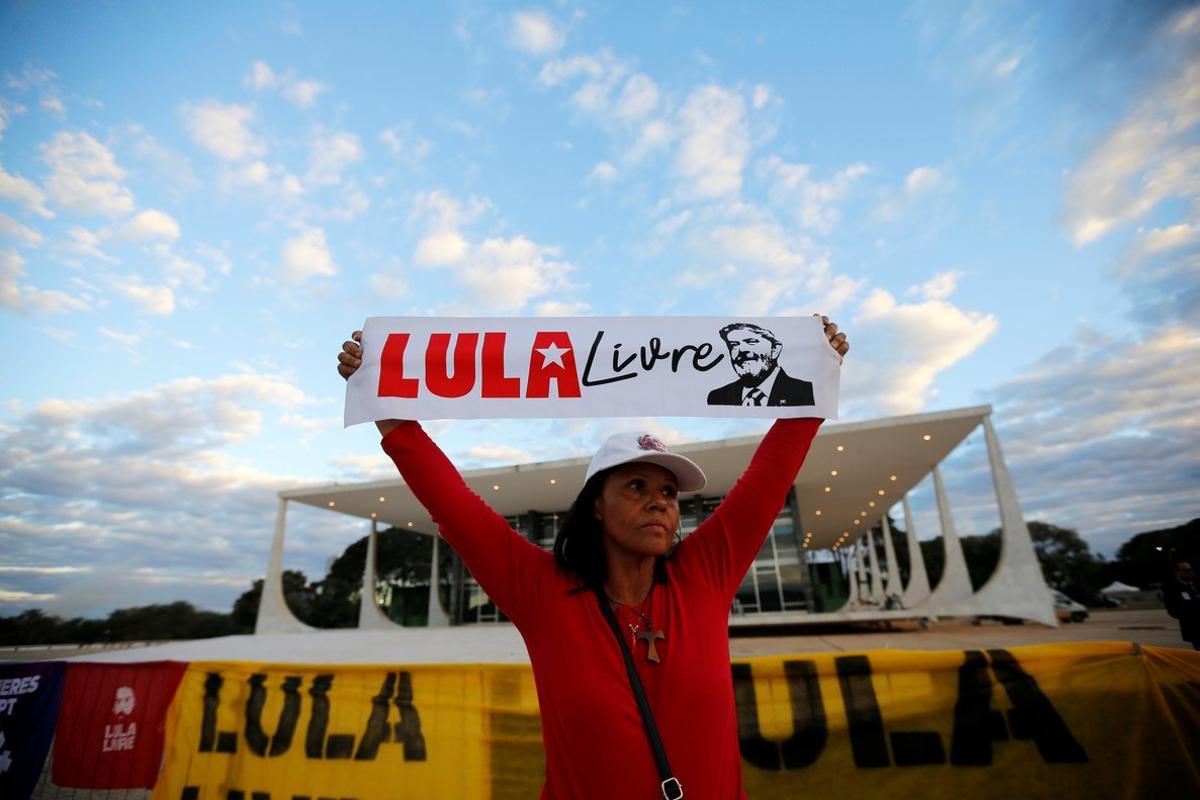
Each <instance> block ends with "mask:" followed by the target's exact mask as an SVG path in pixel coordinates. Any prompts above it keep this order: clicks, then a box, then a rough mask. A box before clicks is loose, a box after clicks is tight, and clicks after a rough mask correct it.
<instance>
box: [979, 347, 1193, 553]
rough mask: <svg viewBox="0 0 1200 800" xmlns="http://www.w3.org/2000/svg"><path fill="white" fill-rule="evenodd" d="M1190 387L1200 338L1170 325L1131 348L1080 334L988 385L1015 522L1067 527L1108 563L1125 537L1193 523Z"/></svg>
mask: <svg viewBox="0 0 1200 800" xmlns="http://www.w3.org/2000/svg"><path fill="white" fill-rule="evenodd" d="M1198 385H1200V335H1197V333H1196V331H1195V329H1192V328H1188V327H1184V326H1170V327H1155V328H1154V330H1153V331H1152V332H1151V334H1150V335H1148V336H1146V337H1145V338H1143V339H1133V340H1131V339H1129V338H1127V337H1120V338H1113V337H1107V336H1105V335H1103V334H1101V333H1100V332H1098V331H1094V330H1081V331H1079V333H1078V335H1077V336H1076V337H1075V340H1074V341H1072V342H1070V343H1068V344H1066V345H1064V346H1061V347H1058V348H1055V349H1054V350H1052V351H1050V352H1049V353H1047V354H1046V355H1045V356H1043V357H1042V358H1040V359H1039V360H1038V361H1036V362H1035V363H1033V364H1031V365H1030V366H1029V367H1028V368H1026V369H1024V370H1023V371H1022V372H1021V373H1020V374H1019V375H1018V376H1017V377H1016V378H1014V379H1013V380H1010V381H1007V382H1005V383H1004V384H1001V385H1000V386H998V387H996V389H995V390H993V391H992V392H990V393H989V397H990V399H991V400H992V402H993V404H994V406H995V408H996V413H995V416H996V424H997V427H998V428H999V432H1000V435H1001V439H1002V442H1003V445H1004V455H1005V459H1006V460H1007V461H1008V464H1009V468H1010V469H1011V470H1012V472H1013V477H1014V479H1015V480H1016V483H1017V489H1018V491H1019V493H1020V495H1021V506H1022V510H1023V511H1024V512H1025V516H1026V517H1032V516H1034V515H1037V516H1040V517H1042V518H1045V519H1050V520H1055V519H1057V520H1066V521H1068V522H1069V524H1070V525H1071V526H1072V527H1077V528H1078V529H1079V530H1080V532H1081V533H1083V535H1084V536H1085V537H1086V538H1087V539H1088V540H1089V541H1090V542H1091V543H1092V545H1093V547H1100V548H1102V549H1103V550H1107V551H1108V552H1110V553H1111V552H1112V550H1113V549H1115V547H1116V546H1117V545H1119V544H1120V543H1122V542H1124V541H1125V540H1126V539H1128V538H1129V536H1130V535H1131V534H1133V533H1136V532H1138V531H1145V530H1153V529H1156V528H1163V527H1168V526H1173V525H1176V524H1179V522H1180V521H1182V520H1187V519H1191V518H1194V517H1196V516H1200V495H1198V494H1197V492H1196V475H1197V474H1200V454H1198V451H1197V449H1196V447H1195V442H1196V441H1198V440H1200V416H1198V415H1197V414H1196V386H1198ZM980 483H981V484H982V485H981V487H980V493H981V494H982V493H989V492H990V491H991V487H990V485H989V484H988V482H987V477H986V476H982V479H981V481H980ZM1114 486H1119V487H1120V491H1118V492H1114V491H1113V487H1114Z"/></svg>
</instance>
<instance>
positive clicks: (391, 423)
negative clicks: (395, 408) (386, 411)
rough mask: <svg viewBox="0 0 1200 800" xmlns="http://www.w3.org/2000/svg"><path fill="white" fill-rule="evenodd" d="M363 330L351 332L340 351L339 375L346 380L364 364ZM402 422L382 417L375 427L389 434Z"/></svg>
mask: <svg viewBox="0 0 1200 800" xmlns="http://www.w3.org/2000/svg"><path fill="white" fill-rule="evenodd" d="M361 342H362V331H355V332H354V333H352V334H350V340H348V341H345V342H342V352H340V353H338V375H341V376H342V377H343V378H345V379H346V380H350V376H351V375H353V374H354V373H355V372H357V371H358V368H359V367H360V366H362V354H363V349H362V344H361ZM399 424H400V420H398V419H380V420H376V421H375V427H376V428H379V435H380V436H387V435H388V434H389V433H391V431H392V429H394V428H395V427H396V426H397V425H399Z"/></svg>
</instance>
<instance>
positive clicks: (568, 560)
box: [338, 317, 849, 800]
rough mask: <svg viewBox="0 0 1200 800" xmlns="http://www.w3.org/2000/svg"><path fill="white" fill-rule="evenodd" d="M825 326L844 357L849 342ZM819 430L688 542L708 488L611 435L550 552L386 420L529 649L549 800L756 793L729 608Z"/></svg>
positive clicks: (758, 469)
mask: <svg viewBox="0 0 1200 800" xmlns="http://www.w3.org/2000/svg"><path fill="white" fill-rule="evenodd" d="M822 322H823V323H825V328H824V330H825V335H826V337H827V338H828V339H829V342H830V345H831V346H832V347H833V348H834V349H835V350H836V351H837V352H838V353H839V354H840V355H845V354H846V352H847V351H848V350H849V344H848V343H847V341H846V335H845V334H843V333H839V332H838V329H837V325H835V324H833V323H832V322H829V320H828V319H826V318H824V317H822ZM353 339H354V341H348V342H345V343H344V344H343V346H342V352H341V353H339V355H338V361H339V364H338V372H339V373H340V374H341V375H342V377H344V378H347V379H348V378H349V377H350V376H351V375H352V374H353V373H354V372H355V371H356V370H357V369H358V367H359V366H360V365H361V363H362V362H361V359H362V347H361V346H360V345H359V342H360V341H361V334H360V333H359V332H357V331H356V332H355V334H354V336H353ZM820 424H821V420H819V419H810V418H797V419H780V420H776V422H775V423H774V425H773V426H772V427H771V430H770V431H769V432H768V433H767V434H766V436H764V437H763V441H762V443H761V444H760V445H759V447H758V449H757V451H756V452H755V454H754V457H753V459H752V460H751V462H750V465H749V466H748V467H747V469H746V471H745V473H743V475H742V477H741V478H740V479H739V480H738V482H737V484H736V485H735V486H734V487H733V488H732V489H731V490H730V491H729V493H728V494H727V495H726V496H725V498H724V500H722V502H721V504H720V505H719V506H718V507H717V509H716V510H715V511H714V512H713V514H712V515H711V516H710V517H708V518H707V519H706V520H704V522H703V523H701V524H700V526H699V527H698V528H697V529H696V530H695V532H694V533H692V534H691V535H690V536H689V537H688V538H687V539H686V540H684V541H682V542H679V543H678V544H676V537H677V532H678V530H679V493H680V492H690V491H698V490H700V489H701V488H703V486H704V483H705V478H704V473H703V472H702V471H701V470H700V468H699V466H697V465H696V464H695V463H694V462H692V461H691V460H690V459H688V458H685V457H684V456H682V455H679V454H676V453H671V452H670V451H669V450H668V449H667V447H666V446H665V445H663V444H662V442H660V441H659V440H658V439H657V438H655V437H654V436H651V435H650V434H646V433H626V434H617V435H615V436H612V437H610V438H609V439H608V440H607V441H606V442H605V443H604V444H603V445H602V446H601V447H600V449H599V451H598V452H597V453H596V455H595V457H594V458H593V459H592V462H591V465H590V466H589V468H588V471H587V477H586V479H585V483H584V486H583V488H582V489H581V491H580V492H579V495H578V497H577V498H576V500H575V502H574V504H573V505H572V507H571V509H570V511H569V512H568V514H567V517H566V519H565V521H564V523H563V525H562V528H561V529H560V530H559V532H558V536H557V538H556V540H555V543H554V552H553V553H547V552H545V551H543V550H542V549H541V548H539V547H537V546H536V545H534V544H533V543H531V542H529V541H528V540H527V539H525V538H524V537H523V536H521V535H520V534H519V533H517V532H516V531H514V530H512V528H510V527H509V525H508V523H507V522H505V521H504V518H503V517H501V516H500V515H498V514H497V513H496V512H494V511H493V510H492V509H491V508H490V507H489V506H488V505H487V503H486V502H484V500H483V499H482V498H480V497H479V496H478V495H476V494H474V493H473V492H472V491H471V490H470V488H468V487H467V485H466V483H465V482H464V481H463V480H462V478H461V477H460V476H459V474H458V472H457V470H456V469H455V468H454V466H453V464H451V463H450V460H449V459H448V458H447V457H446V456H445V455H444V454H443V453H442V451H441V450H440V449H439V448H438V447H437V445H436V444H434V443H433V441H432V440H431V439H430V438H429V437H428V436H427V435H426V434H425V432H424V430H422V429H421V426H420V425H419V424H418V423H416V422H413V421H399V420H384V421H380V422H378V423H377V425H378V427H379V431H380V433H381V434H382V435H383V441H382V445H383V449H384V451H385V452H386V453H387V454H388V455H389V456H391V458H392V460H393V461H394V462H395V463H396V467H397V468H398V469H399V470H400V474H401V475H402V476H403V477H404V479H405V481H406V482H407V484H408V486H409V488H410V489H411V490H412V492H413V494H414V495H415V496H416V497H417V499H418V500H420V502H421V503H422V504H423V505H424V506H425V507H426V509H428V511H429V512H430V514H431V516H432V517H433V518H434V519H435V520H436V521H437V523H438V526H439V531H440V533H441V534H442V536H443V537H444V538H445V539H446V541H448V542H449V543H450V544H451V546H453V547H454V549H455V551H456V552H457V553H458V554H459V555H460V556H461V557H462V559H463V561H464V562H465V563H466V565H467V567H468V568H469V569H470V570H471V574H472V575H473V576H474V577H475V579H476V580H477V581H478V582H479V585H480V586H481V587H482V588H483V589H484V591H485V592H487V594H488V596H489V597H490V598H491V599H492V600H494V601H495V602H496V604H497V606H498V607H499V608H500V609H501V610H503V611H504V613H505V614H506V615H507V616H508V617H509V619H511V620H512V621H513V623H514V624H515V625H516V627H517V629H518V630H520V632H521V635H522V636H523V638H524V639H525V644H526V647H527V648H528V650H529V658H530V662H531V663H532V665H533V673H534V679H535V682H536V684H537V692H538V702H539V706H540V709H541V719H542V738H543V742H544V744H545V748H546V782H545V786H544V788H543V791H542V797H544V798H617V797H621V798H626V797H628V798H636V797H646V798H650V797H666V798H668V800H670V799H671V798H676V797H681V796H682V790H681V789H680V785H682V786H683V787H686V791H687V797H689V798H715V799H717V800H728V799H729V798H735V797H745V791H744V789H743V788H742V777H741V758H740V754H739V751H738V730H737V728H738V724H737V723H738V721H737V713H736V709H735V706H734V698H733V687H732V681H731V679H730V672H729V628H728V622H729V608H730V605H731V604H732V602H733V597H734V594H735V592H736V591H737V588H738V586H739V584H740V583H741V581H742V578H743V577H744V576H745V574H746V571H747V570H748V569H749V567H750V565H751V563H752V562H753V560H754V557H755V555H756V554H757V552H758V550H759V548H760V546H761V545H762V542H763V540H764V539H765V537H766V535H767V534H768V532H769V531H770V530H771V526H772V524H773V523H774V521H775V518H776V516H777V514H778V513H779V510H780V509H781V508H782V506H783V503H784V501H785V500H786V497H787V492H788V489H789V488H790V487H791V485H792V483H793V481H794V480H795V477H796V474H797V473H798V472H799V470H800V467H801V465H802V464H803V463H804V458H805V456H806V455H807V453H808V448H809V445H810V444H811V443H812V439H813V437H814V436H815V435H816V433H817V428H818V427H819V426H820ZM614 633H616V637H614ZM618 637H619V638H618ZM622 642H623V644H622ZM633 673H636V677H637V678H639V679H640V687H639V688H641V690H642V693H643V694H644V698H643V699H644V702H640V701H639V700H635V695H636V692H637V689H636V688H635V689H633V690H631V680H632V679H633ZM641 706H646V707H647V708H646V709H645V710H642V708H641ZM646 714H649V715H650V716H651V717H652V719H653V722H654V723H656V725H657V730H656V731H655V732H654V734H653V735H652V734H651V733H650V732H649V729H650V728H651V727H653V725H652V724H651V723H648V722H644V715H646ZM658 734H661V746H660V747H657V748H656V747H655V745H654V744H653V741H654V739H655V738H657V735H658ZM648 737H650V739H651V742H652V744H651V745H650V746H647V738H648ZM663 750H665V753H666V755H668V756H669V759H670V767H671V769H672V772H670V773H665V774H666V775H673V779H672V780H669V781H666V780H663V778H664V777H665V776H664V768H663V763H664V760H663V759H660V758H659V755H660V754H661V752H662V751H663ZM676 779H677V780H676Z"/></svg>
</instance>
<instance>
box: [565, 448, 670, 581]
mask: <svg viewBox="0 0 1200 800" xmlns="http://www.w3.org/2000/svg"><path fill="white" fill-rule="evenodd" d="M613 469H615V467H613V468H609V469H605V470H601V471H600V472H597V473H596V474H595V475H593V476H592V477H591V478H590V479H588V482H587V483H585V484H584V485H583V488H582V489H580V490H579V494H578V495H576V496H575V502H573V503H571V507H570V508H569V509H568V510H567V514H566V516H565V517H564V518H563V522H562V525H560V526H559V528H558V533H557V534H555V536H554V563H555V564H557V565H558V568H559V569H561V570H562V571H563V572H566V573H568V574H570V575H573V576H575V577H576V578H578V579H579V582H580V585H579V586H578V587H577V588H576V589H575V590H574V591H577V592H582V591H601V592H603V591H604V582H605V581H606V580H608V560H607V558H606V557H605V555H604V523H602V522H601V521H600V520H599V519H598V518H597V517H596V499H597V498H599V497H600V494H601V492H603V491H604V481H606V480H607V479H608V476H609V475H610V474H612V471H613ZM672 552H673V551H672ZM670 557H671V553H668V554H667V555H666V556H662V557H660V558H659V559H658V560H657V561H656V562H655V564H654V581H655V583H666V580H667V573H666V566H665V564H666V561H667V559H669V558H670Z"/></svg>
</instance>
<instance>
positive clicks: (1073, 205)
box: [1065, 48, 1200, 246]
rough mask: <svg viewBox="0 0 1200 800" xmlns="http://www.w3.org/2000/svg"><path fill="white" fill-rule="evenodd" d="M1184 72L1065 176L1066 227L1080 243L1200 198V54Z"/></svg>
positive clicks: (1194, 52) (1185, 62)
mask: <svg viewBox="0 0 1200 800" xmlns="http://www.w3.org/2000/svg"><path fill="white" fill-rule="evenodd" d="M1198 52H1200V51H1197V50H1196V49H1194V48H1193V50H1192V52H1191V54H1190V56H1188V57H1187V58H1186V59H1183V61H1182V65H1181V67H1180V68H1179V69H1178V70H1177V71H1176V72H1174V74H1172V75H1171V77H1170V78H1169V79H1167V80H1165V81H1164V82H1163V83H1162V84H1161V85H1159V86H1157V87H1155V88H1154V89H1152V90H1150V91H1149V92H1146V93H1145V97H1146V99H1145V100H1143V101H1142V103H1141V104H1140V105H1139V106H1138V107H1137V108H1136V109H1134V111H1132V112H1131V113H1130V114H1129V115H1128V116H1127V117H1125V119H1123V120H1122V121H1121V122H1120V123H1119V124H1118V125H1116V126H1115V127H1114V128H1113V129H1112V130H1111V131H1109V133H1108V135H1107V136H1105V137H1104V138H1103V139H1102V140H1101V142H1100V143H1099V144H1098V145H1097V146H1096V147H1095V148H1094V149H1093V150H1092V151H1091V153H1089V154H1088V156H1087V157H1086V158H1085V159H1084V160H1083V162H1082V163H1080V164H1079V166H1078V167H1076V168H1075V169H1074V170H1072V172H1071V174H1070V175H1069V176H1068V178H1067V182H1066V209H1065V217H1066V224H1067V227H1068V229H1069V230H1070V234H1071V239H1072V240H1073V241H1074V243H1075V244H1076V245H1077V246H1081V245H1085V244H1088V243H1089V242H1093V241H1096V240H1097V239H1100V238H1101V237H1103V236H1105V235H1106V234H1108V233H1109V232H1111V231H1112V230H1114V229H1115V228H1116V227H1118V226H1119V225H1122V224H1125V223H1128V222H1130V221H1132V220H1135V219H1138V218H1140V217H1143V216H1145V215H1146V214H1147V213H1149V212H1150V211H1151V210H1152V209H1154V208H1156V207H1157V206H1159V204H1161V203H1162V202H1164V201H1166V200H1168V199H1170V198H1177V197H1195V196H1196V195H1197V194H1200V148H1197V147H1196V146H1195V135H1196V130H1197V126H1198V124H1200V88H1198V87H1200V55H1198V54H1197V53H1198Z"/></svg>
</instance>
